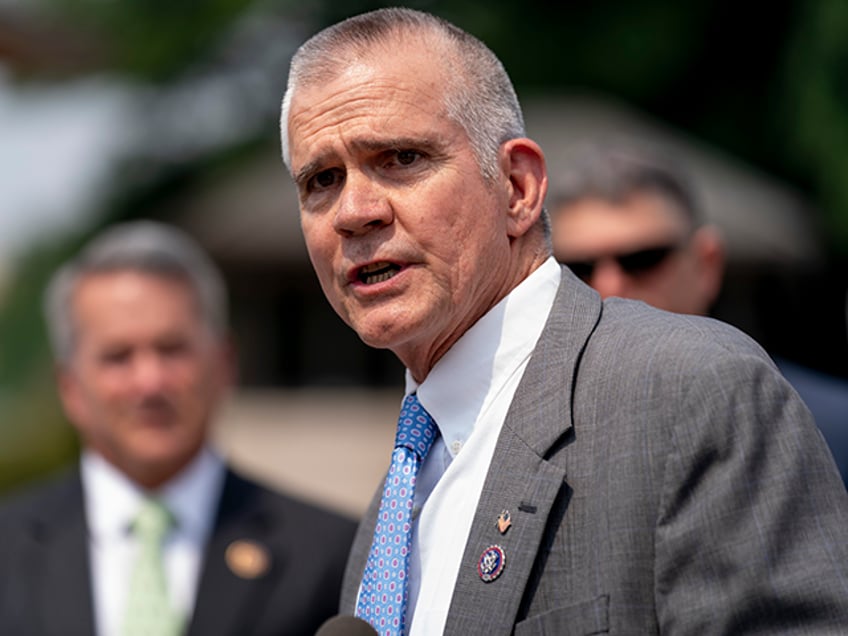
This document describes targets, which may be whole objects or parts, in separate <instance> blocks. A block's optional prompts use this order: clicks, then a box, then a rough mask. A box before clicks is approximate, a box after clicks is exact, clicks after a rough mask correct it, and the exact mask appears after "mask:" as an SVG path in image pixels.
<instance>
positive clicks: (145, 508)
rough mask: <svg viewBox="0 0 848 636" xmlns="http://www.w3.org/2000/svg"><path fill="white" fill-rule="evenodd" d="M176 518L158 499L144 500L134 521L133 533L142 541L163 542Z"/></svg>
mask: <svg viewBox="0 0 848 636" xmlns="http://www.w3.org/2000/svg"><path fill="white" fill-rule="evenodd" d="M173 524H174V517H173V515H172V514H171V511H170V510H168V508H167V506H165V504H163V503H162V502H161V501H159V500H158V499H154V498H148V499H145V500H144V503H142V505H141V508H140V509H139V511H138V515H136V518H135V520H134V521H133V526H132V527H133V532H134V533H135V535H136V536H138V537H140V538H142V539H149V540H156V541H161V540H162V538H163V537H164V536H165V534H166V533H167V532H168V530H169V529H170V528H171V526H172V525H173Z"/></svg>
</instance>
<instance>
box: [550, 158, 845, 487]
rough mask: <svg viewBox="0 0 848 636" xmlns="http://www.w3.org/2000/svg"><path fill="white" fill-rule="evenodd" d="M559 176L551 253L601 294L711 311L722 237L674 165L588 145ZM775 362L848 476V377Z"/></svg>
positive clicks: (687, 311) (720, 266) (704, 312)
mask: <svg viewBox="0 0 848 636" xmlns="http://www.w3.org/2000/svg"><path fill="white" fill-rule="evenodd" d="M557 180H558V183H559V187H558V194H557V195H556V197H555V198H554V199H553V201H552V203H551V205H550V210H551V218H552V225H553V228H552V242H553V249H554V255H555V256H556V258H557V260H559V261H560V262H561V263H564V264H565V265H568V266H569V267H570V268H571V270H572V271H573V272H574V273H575V274H577V275H578V276H579V277H580V278H581V279H583V280H584V281H585V282H586V283H588V284H590V285H591V286H592V287H594V288H595V289H596V290H597V291H598V292H599V293H600V294H601V296H603V297H604V298H607V297H610V296H620V297H622V298H634V299H636V300H642V301H644V302H646V303H648V304H650V305H653V306H655V307H659V308H660V309H665V310H667V311H674V312H679V313H685V314H701V315H707V314H708V313H709V311H710V308H711V307H712V305H713V303H714V302H715V300H716V298H717V296H718V294H719V291H720V289H721V284H722V278H723V275H724V249H723V246H722V239H721V235H720V233H719V231H718V230H717V228H715V227H713V226H711V225H709V224H707V223H706V222H705V219H704V218H703V214H702V212H701V209H700V207H699V206H698V204H697V202H696V200H695V196H694V194H693V192H692V190H691V187H690V185H689V183H688V181H687V179H686V177H685V176H684V175H683V174H682V172H681V171H680V169H679V168H677V167H675V166H674V165H673V164H672V163H671V162H669V161H664V160H662V159H660V158H659V157H658V156H655V155H652V153H650V152H648V151H646V150H644V149H640V148H637V147H634V146H631V147H626V146H621V147H616V146H612V145H610V146H587V147H585V148H583V149H582V151H581V152H575V153H574V156H573V159H572V161H571V163H570V164H569V169H568V171H567V172H565V173H564V174H559V175H557ZM776 362H777V364H778V366H779V367H780V369H781V371H782V372H783V373H784V375H785V376H786V378H787V379H788V380H789V381H790V382H791V383H792V385H793V386H794V387H795V389H796V390H797V391H798V392H799V393H800V395H801V397H802V398H803V399H804V401H805V402H806V403H807V406H809V407H810V410H811V411H812V412H813V416H814V418H815V420H816V423H817V424H818V426H819V428H820V429H821V430H822V432H823V433H824V435H825V438H826V439H827V441H828V445H829V446H830V449H831V451H832V452H833V455H834V458H835V460H836V463H837V466H838V467H839V470H840V473H841V474H842V479H843V481H844V482H845V483H846V484H848V416H846V413H848V383H846V382H845V381H844V380H841V379H839V378H836V377H831V376H828V375H826V374H824V373H820V372H816V371H814V370H812V369H807V368H805V367H803V366H801V365H798V364H795V363H791V362H789V361H788V360H783V359H779V358H778V359H777V360H776Z"/></svg>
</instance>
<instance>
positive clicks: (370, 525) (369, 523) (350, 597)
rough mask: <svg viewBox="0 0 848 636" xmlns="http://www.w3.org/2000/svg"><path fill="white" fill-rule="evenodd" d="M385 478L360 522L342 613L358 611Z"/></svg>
mask: <svg viewBox="0 0 848 636" xmlns="http://www.w3.org/2000/svg"><path fill="white" fill-rule="evenodd" d="M382 483H383V479H381V480H380V486H378V487H377V491H376V493H375V494H374V497H373V498H372V499H371V503H370V504H369V506H368V510H367V511H366V512H365V514H364V515H363V517H362V520H361V521H360V522H359V527H358V528H357V530H356V536H355V537H354V540H353V547H352V548H351V551H350V556H349V557H348V560H347V567H346V568H345V575H344V581H343V582H342V594H341V601H340V603H339V611H340V612H341V613H342V614H348V615H353V614H354V612H355V611H356V597H357V594H359V584H360V583H361V582H362V574H363V572H364V571H365V562H366V561H367V560H368V552H369V551H370V550H371V542H372V541H373V538H374V526H375V525H376V524H377V513H378V512H379V511H380V501H381V499H382V493H383V486H382Z"/></svg>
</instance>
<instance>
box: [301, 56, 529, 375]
mask: <svg viewBox="0 0 848 636" xmlns="http://www.w3.org/2000/svg"><path fill="white" fill-rule="evenodd" d="M437 67H438V64H434V63H433V59H432V58H431V59H427V58H425V57H423V56H422V55H420V54H416V53H414V52H409V51H406V50H405V49H404V46H403V44H402V43H400V42H399V43H397V46H396V47H394V48H392V49H391V50H390V51H388V50H387V53H386V55H381V56H377V59H374V60H364V61H359V62H357V63H356V64H354V65H353V66H351V67H349V68H348V69H346V70H344V71H343V72H342V73H341V75H339V76H338V77H337V78H336V79H334V80H332V81H330V82H327V83H324V84H322V85H320V86H305V87H301V88H299V89H298V90H297V92H296V93H295V95H294V99H293V102H292V109H291V114H290V118H289V122H288V126H289V128H288V130H289V139H290V144H291V146H290V147H291V158H292V172H293V174H294V175H295V180H296V182H297V187H298V192H299V198H300V208H301V224H302V227H303V232H304V236H305V239H306V245H307V248H308V250H309V255H310V258H311V260H312V264H313V265H314V267H315V270H316V272H317V274H318V278H319V280H320V282H321V286H322V288H323V290H324V293H325V294H326V296H327V298H328V299H329V301H330V303H331V304H332V306H333V308H334V309H335V310H336V312H338V314H339V315H340V316H341V317H342V318H343V319H344V320H345V322H347V323H348V324H349V325H350V326H351V327H353V329H355V330H356V331H357V333H358V334H359V335H360V337H361V338H362V339H363V340H364V341H365V342H366V343H368V344H370V345H372V346H374V347H383V348H389V349H391V350H392V351H394V352H395V354H396V355H398V357H399V358H400V359H401V360H402V361H403V362H404V364H406V366H407V367H408V368H409V369H410V370H411V371H412V373H413V376H415V377H416V378H417V379H419V380H421V379H423V377H424V376H426V374H427V372H428V371H429V369H430V368H432V365H433V364H434V363H435V361H436V360H438V359H439V357H441V355H443V353H444V352H445V351H446V350H447V349H448V348H449V347H450V346H451V345H452V344H453V343H454V342H455V341H456V340H457V339H458V338H459V337H460V336H461V335H462V333H464V332H465V331H466V330H467V329H468V328H469V327H470V326H471V325H472V324H473V323H474V322H475V321H476V320H477V319H478V318H479V317H480V316H482V315H483V314H484V313H485V312H486V311H488V309H490V308H491V307H492V306H493V305H494V304H496V303H497V301H498V300H500V298H502V297H503V296H504V295H505V294H506V293H507V292H508V291H509V289H510V288H511V287H513V286H514V285H515V284H516V282H517V280H516V279H517V278H518V277H517V275H516V272H515V263H514V260H513V256H512V254H511V247H510V245H511V240H512V237H513V236H514V235H515V234H516V232H515V230H514V229H513V228H512V227H511V225H510V220H509V218H508V216H509V213H508V207H509V205H510V204H509V199H510V194H509V188H510V183H509V178H508V177H506V176H504V177H503V178H501V179H499V180H496V182H494V183H491V182H486V181H485V180H484V179H483V177H482V176H481V173H480V169H479V166H478V163H477V160H476V158H475V155H474V153H473V152H472V148H471V145H470V144H469V140H468V138H467V136H466V134H465V132H464V130H463V129H462V128H461V127H460V126H459V125H458V124H456V123H455V122H453V121H450V120H449V119H447V117H446V116H445V109H444V107H443V103H442V101H443V100H442V96H443V93H442V91H443V87H444V86H445V82H444V80H443V78H442V71H441V70H440V69H439V68H437Z"/></svg>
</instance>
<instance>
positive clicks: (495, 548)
mask: <svg viewBox="0 0 848 636" xmlns="http://www.w3.org/2000/svg"><path fill="white" fill-rule="evenodd" d="M505 566H506V554H505V553H504V551H503V548H502V547H501V546H499V545H490V546H489V547H488V548H486V549H485V550H483V554H481V555H480V560H479V561H478V562H477V574H479V575H480V578H481V579H482V580H483V581H484V582H485V583H491V582H492V581H494V580H495V579H496V578H498V577H499V576H500V575H501V573H502V572H503V570H504V567H505Z"/></svg>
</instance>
